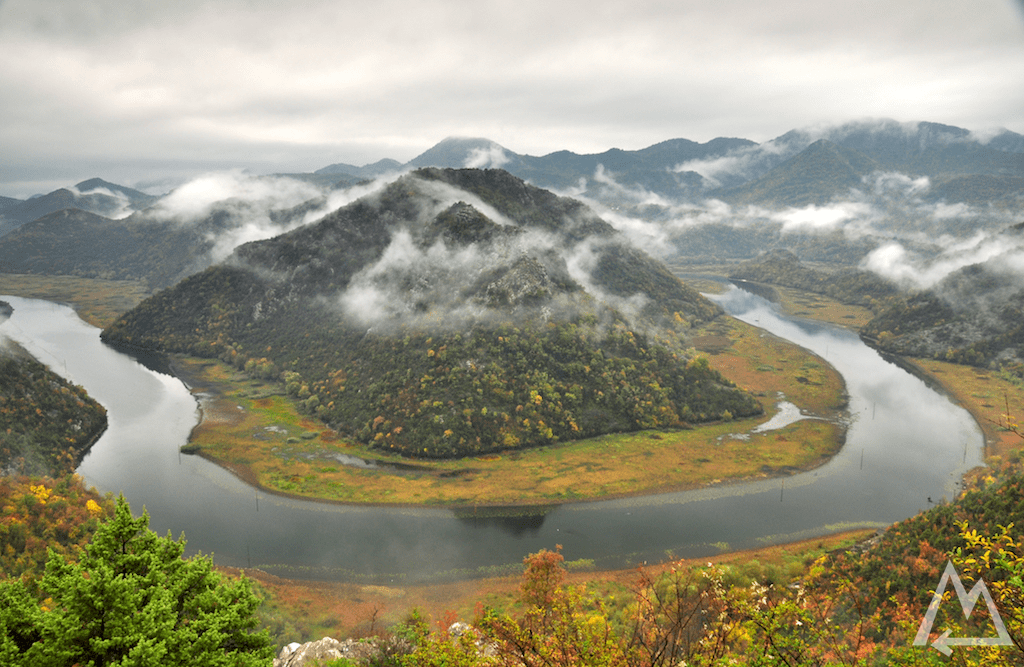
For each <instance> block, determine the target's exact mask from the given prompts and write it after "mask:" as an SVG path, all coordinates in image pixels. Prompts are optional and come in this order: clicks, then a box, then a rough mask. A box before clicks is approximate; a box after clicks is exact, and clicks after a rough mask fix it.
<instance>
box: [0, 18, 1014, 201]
mask: <svg viewBox="0 0 1024 667" xmlns="http://www.w3.org/2000/svg"><path fill="white" fill-rule="evenodd" d="M537 17H543V20H542V21H538V20H537ZM1022 29H1024V23H1022V21H1021V20H1020V14H1019V12H1018V11H1017V9H1016V6H1015V5H1014V4H1013V3H1005V2H982V3H980V4H979V3H963V2H956V1H954V0H908V1H907V2H902V3H899V6H898V7H897V6H894V5H893V3H891V2H883V1H882V0H866V1H857V2H854V1H853V0H841V1H839V2H833V3H828V4H823V5H808V3H806V2H802V1H800V2H798V1H797V0H782V1H781V2H775V3H770V4H765V3H761V4H757V3H750V2H749V1H740V0H723V1H722V2H717V3H710V4H709V3H702V2H696V1H695V0H681V1H680V2H676V3H664V2H655V1H654V0H641V1H640V2H634V3H625V4H624V3H621V2H612V1H611V0H596V1H595V2H587V3H583V2H582V1H580V0H570V1H569V2H563V3H550V2H541V1H540V0H521V1H520V2H515V3H513V2H508V1H506V0H498V1H496V2H484V3H451V2H445V1H443V0H423V1H421V2H409V1H408V0H383V1H382V2H377V3H356V4H352V3H347V4H345V5H344V6H342V5H339V4H338V3H336V2H328V1H327V0H296V1H295V2H293V3H282V2H279V1H277V0H224V1H219V2H213V1H211V0H183V1H181V2H174V3H157V2H133V3H123V2H113V0H90V1H89V2H78V3H74V2H66V1H64V0H5V2H3V4H2V5H0V145H3V146H4V152H5V161H7V162H8V164H22V165H25V167H26V169H28V168H39V169H43V168H44V167H45V165H48V164H49V165H53V166H51V167H45V168H46V169H48V170H57V169H60V170H62V173H63V172H64V171H66V170H68V169H71V167H70V165H75V167H74V168H75V169H86V168H88V167H91V166H94V165H96V164H98V163H101V162H103V163H110V162H112V161H114V158H115V157H116V158H117V159H120V160H122V161H128V160H130V161H132V162H133V164H135V165H137V169H136V173H137V174H138V176H137V178H138V180H153V179H156V178H157V177H159V176H160V173H159V172H161V171H163V170H166V169H168V166H167V164H168V162H173V163H175V164H176V165H177V166H182V165H185V164H187V165H188V166H189V167H190V168H192V169H194V170H204V171H208V170H210V169H211V165H212V164H216V165H217V166H218V167H219V166H224V165H237V166H243V165H244V166H248V167H250V168H253V169H256V168H260V169H263V168H266V169H268V170H269V171H286V170H311V169H315V168H317V167H320V166H324V165H325V164H330V163H332V162H349V163H356V164H360V163H363V162H372V161H375V160H377V159H379V158H382V157H393V158H396V159H400V160H403V161H404V160H407V159H410V158H412V157H414V156H415V155H416V154H418V153H419V152H421V151H422V150H424V149H426V148H428V147H429V146H431V145H433V144H434V143H436V141H438V139H439V138H442V137H445V136H451V135H460V136H487V137H489V138H492V139H494V140H496V141H499V142H500V143H501V144H503V145H506V146H509V147H510V148H512V149H513V150H515V151H516V152H518V153H529V154H544V153H547V152H551V151H554V150H560V149H569V150H573V151H576V152H599V151H601V150H604V149H607V148H608V147H609V146H619V147H622V148H641V147H644V146H648V145H651V144H653V143H656V142H658V141H662V140H664V139H667V138H672V137H680V136H682V137H687V138H691V139H695V140H702V141H704V140H707V139H711V138H714V137H716V136H742V137H747V138H750V139H753V140H756V141H766V140H768V139H770V138H772V137H774V136H778V135H779V134H782V133H783V132H786V131H788V130H790V129H792V128H793V127H803V126H808V125H812V124H814V123H820V122H834V121H842V120H846V119H848V118H850V117H865V116H866V117H878V116H891V115H893V114H894V113H897V112H898V113H900V114H902V115H904V116H906V117H910V118H920V119H924V120H934V121H938V122H946V123H953V124H957V125H961V126H966V127H976V128H983V127H988V126H1006V127H1009V128H1011V129H1014V130H1017V131H1024V111H1022V110H1024V88H1022V87H1021V86H1019V85H1017V84H1018V82H1019V81H1021V80H1024V40H1022V39H1021V37H1022V34H1024V31H1022ZM314 52H315V53H314ZM638 100H642V103H638ZM740 157H742V156H734V160H733V162H734V163H735V162H736V161H737V160H739V158H740ZM275 164H276V165H277V167H276V168H274V167H273V166H272V165H275ZM726 167H727V165H726V164H725V163H724V162H722V163H719V164H717V165H713V164H709V165H706V166H705V167H704V168H703V170H701V169H698V171H701V173H704V174H705V175H707V176H708V177H709V178H717V176H716V174H719V175H721V174H724V173H725V172H726V171H728V170H729V169H732V170H735V169H737V168H739V167H740V165H738V164H733V165H731V166H728V169H727V168H726ZM140 172H141V173H140ZM193 173H195V171H193ZM93 175H95V174H94V173H85V174H81V176H83V177H86V176H93ZM2 178H3V180H4V181H16V180H18V175H17V174H6V173H5V174H4V175H3V177H2ZM36 180H44V178H43V177H42V176H40V177H38V178H36ZM72 182H74V181H72ZM2 188H3V184H2V183H0V189H2ZM5 194H6V192H5Z"/></svg>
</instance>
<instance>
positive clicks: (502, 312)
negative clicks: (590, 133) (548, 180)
mask: <svg viewBox="0 0 1024 667" xmlns="http://www.w3.org/2000/svg"><path fill="white" fill-rule="evenodd" d="M719 313H720V310H719V309H718V307H717V306H715V305H714V304H712V303H711V302H709V301H707V300H706V299H705V298H703V297H702V296H700V295H699V294H697V293H696V292H695V291H693V290H692V289H690V288H689V287H687V286H686V285H684V284H683V283H682V282H680V281H679V280H678V279H677V278H675V277H674V276H672V275H671V273H669V271H668V270H667V269H666V268H665V267H664V265H662V264H661V263H660V262H657V261H655V260H653V259H651V258H649V257H648V256H646V255H645V254H644V253H642V252H641V251H639V250H637V249H635V248H634V247H632V246H631V245H630V243H629V241H628V239H627V238H626V237H624V236H623V235H622V234H621V233H620V232H617V231H616V230H615V229H614V228H612V227H611V226H610V225H608V224H607V223H605V222H604V221H603V220H601V219H600V218H599V217H598V216H596V215H595V214H594V213H593V212H592V211H591V210H590V209H588V208H587V207H586V206H584V205H583V204H581V203H580V202H578V201H575V200H571V199H567V198H563V197H558V196H556V195H554V194H552V193H550V192H548V191H545V190H542V189H540V188H536V187H533V186H530V185H528V184H526V183H525V182H523V181H522V180H520V179H518V178H515V177H513V176H512V175H510V174H509V173H507V172H505V171H502V170H477V169H463V170H452V169H436V168H429V169H421V170H417V171H415V172H412V173H410V174H407V175H404V176H402V177H401V178H399V179H397V180H395V181H394V182H392V183H391V184H389V185H387V186H385V187H384V188H382V189H380V190H378V191H375V192H373V193H372V194H369V195H367V196H365V197H363V198H360V199H358V200H356V201H354V202H352V203H350V204H348V205H347V206H344V207H342V208H340V209H338V210H337V211H335V212H333V213H331V214H329V215H327V216H326V217H324V218H323V219H321V220H319V221H318V222H316V223H313V224H309V225H305V226H303V227H300V228H297V229H295V230H294V231H291V232H289V233H286V234H283V235H280V236H278V237H275V238H271V239H267V240H263V241H257V242H252V243H248V244H245V245H242V246H240V247H239V248H238V249H236V251H235V252H234V254H233V255H232V256H231V257H230V258H228V260H227V261H225V262H224V263H222V264H218V265H215V266H213V267H211V268H209V269H207V270H206V271H204V272H202V273H200V274H197V275H194V276H192V277H190V278H188V279H186V280H184V281H182V282H181V283H179V284H178V285H176V286H174V287H172V288H170V289H168V290H165V291H163V292H160V293H158V294H156V295H155V296H153V297H151V298H150V299H148V300H146V301H144V302H143V303H142V304H140V305H139V306H138V307H137V308H136V309H134V310H133V311H131V312H129V313H127V314H126V315H125V316H124V317H122V318H121V319H120V320H119V321H118V322H116V323H115V324H114V325H112V326H111V327H109V328H108V329H107V330H106V331H104V332H103V338H104V340H106V341H107V342H110V343H113V344H116V345H125V346H133V347H143V348H152V349H162V350H174V351H182V352H189V353H191V354H198V355H201V356H219V357H220V358H222V359H224V360H226V361H229V362H231V363H234V364H236V365H238V366H240V367H245V368H248V369H249V370H250V371H252V372H256V373H261V374H265V375H267V376H271V377H278V376H282V377H283V378H284V380H285V382H286V384H287V386H288V389H289V391H290V392H291V393H292V394H293V395H295V396H296V397H297V398H299V399H301V400H302V404H303V405H304V406H305V407H306V409H307V410H308V411H309V412H311V413H312V414H315V415H316V416H318V417H319V418H321V419H323V420H324V421H326V422H328V423H330V424H332V425H333V426H336V427H337V428H339V429H341V430H342V431H345V432H347V433H349V434H351V435H352V436H353V437H357V438H359V439H360V440H362V441H364V442H367V443H368V444H371V445H373V446H376V447H379V448H382V449H387V450H394V451H399V452H402V453H405V454H408V455H415V456H452V455H465V454H472V453H479V452H486V451H493V450H506V449H517V448H522V447H532V446H539V445H544V444H547V443H550V442H554V441H557V440H571V439H576V438H580V437H588V436H593V435H597V434H600V433H606V432H611V431H630V430H637V429H641V428H657V427H663V428H664V427H671V428H677V427H681V426H684V425H685V424H687V423H693V422H699V421H706V420H710V419H720V418H725V419H729V418H731V417H733V416H740V415H749V414H757V413H759V412H760V411H761V408H760V405H759V404H758V403H757V401H756V400H754V399H753V398H752V397H751V396H749V395H748V394H746V393H745V392H741V391H739V390H737V389H735V388H734V387H733V386H732V385H731V384H730V383H729V382H728V381H726V380H725V379H724V378H722V377H721V376H719V375H718V374H717V373H716V372H714V371H712V370H711V369H710V368H709V367H708V366H707V364H706V362H703V361H695V360H694V359H693V358H691V356H690V354H689V353H687V352H686V347H687V346H688V345H687V340H686V331H687V330H688V329H689V327H690V325H692V324H693V323H698V322H702V321H707V320H710V319H712V318H714V317H717V316H718V315H719Z"/></svg>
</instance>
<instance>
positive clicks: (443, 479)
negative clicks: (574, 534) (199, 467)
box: [175, 317, 846, 507]
mask: <svg viewBox="0 0 1024 667" xmlns="http://www.w3.org/2000/svg"><path fill="white" fill-rule="evenodd" d="M693 341H694V345H695V346H696V347H697V348H698V349H699V350H701V351H702V353H703V354H705V355H706V356H707V357H708V359H709V362H710V364H711V365H712V366H713V367H714V368H715V369H716V370H719V371H720V372H722V374H723V375H725V376H726V377H728V378H730V379H731V380H733V381H734V382H736V383H737V384H738V385H740V386H741V387H743V388H745V389H747V390H749V391H751V392H752V393H753V394H754V395H755V396H756V397H757V398H758V400H760V401H761V403H762V405H763V406H764V408H765V415H764V416H762V417H760V418H756V419H746V420H736V421H729V422H718V423H712V424H705V425H700V426H697V427H695V428H693V429H690V430H677V431H642V432H638V433H627V434H610V435H605V436H601V437H598V438H593V439H589V440H583V441H576V442H567V443H558V444H555V445H552V446H549V447H545V448H538V449H533V450H526V451H517V452H512V453H508V454H501V455H491V456H483V457H476V458H468V459H457V460H447V461H436V460H409V459H403V458H400V457H395V456H387V455H385V454H382V453H380V452H378V451H375V450H371V449H369V448H366V447H364V446H360V445H358V444H355V443H352V442H350V441H346V440H345V439H344V438H342V437H340V436H339V435H338V434H337V433H335V432H334V431H331V430H330V429H327V428H326V427H324V425H323V424H321V423H319V422H317V421H314V420H312V419H310V418H308V417H306V416H304V415H302V414H300V413H299V412H298V410H297V408H296V406H295V404H294V402H293V401H292V400H291V399H289V398H287V397H286V396H284V395H283V390H282V388H281V387H280V386H279V385H278V384H277V383H273V382H267V381H263V380H256V379H252V378H249V377H248V376H245V375H244V374H242V373H240V372H238V371H237V370H235V369H233V368H231V367H229V366H227V365H225V364H222V363H220V362H216V361H211V360H197V359H189V358H184V357H180V358H176V360H175V367H176V369H177V371H178V373H179V375H180V376H181V377H182V378H183V379H184V380H185V381H186V383H187V384H188V385H189V386H190V387H192V389H193V391H194V392H195V393H196V394H197V396H198V397H199V399H200V403H201V405H202V411H203V419H202V421H201V423H200V424H199V425H198V426H197V427H196V428H195V429H194V431H193V433H192V436H191V438H190V442H189V444H188V445H187V447H186V448H185V449H184V450H183V451H185V452H187V453H193V454H199V455H201V456H203V457H204V458H207V459H209V460H211V461H213V462H215V463H217V464H218V465H221V466H222V467H225V468H227V469H229V470H231V471H232V472H234V473H235V474H236V475H237V476H239V477H240V478H242V479H243V480H245V481H246V482H248V483H250V484H252V485H254V486H257V487H258V488H261V489H263V490H264V491H267V492H269V493H276V494H280V495H286V496H292V497H299V498H304V499H314V500H319V501H327V502H342V503H360V504H387V505H425V506H435V507H436V506H446V507H478V506H520V505H531V506H536V505H551V504H558V503H562V502H569V501H581V500H598V499H608V498H615V497H623V496H633V495H647V494H652V493H659V492H666V491H677V490H686V489H693V488H699V487H704V486H709V485H718V484H723V483H727V482H736V481H744V480H751V479H759V478H767V477H773V476H782V475H789V474H792V473H794V472H798V471H801V470H808V469H811V468H814V467H817V466H819V465H821V464H823V463H824V462H826V461H827V460H828V459H829V458H830V457H831V456H832V455H833V454H835V453H836V452H837V451H838V450H839V449H840V448H841V446H842V444H843V440H844V436H845V421H844V419H843V417H844V413H843V408H844V407H845V400H846V398H845V387H844V385H843V381H842V378H841V377H840V376H839V374H838V373H837V372H836V371H835V370H834V369H833V368H832V367H831V366H829V365H828V364H827V363H826V362H825V361H824V360H822V359H820V358H819V357H817V356H815V355H813V354H812V353H810V352H808V351H807V350H804V349H802V348H800V347H798V346H796V345H794V344H791V343H788V342H786V341H783V340H781V339H779V338H776V337H774V336H771V335H768V334H765V333H764V332H762V331H761V330H759V329H757V328H755V327H751V326H749V325H746V324H743V323H742V322H739V321H738V320H734V319H732V318H728V317H722V318H719V319H718V320H717V321H716V322H713V323H712V324H711V325H710V326H708V327H707V328H705V329H702V330H700V331H698V332H695V336H694V338H693ZM787 404H788V405H787ZM792 406H795V407H796V408H798V411H797V410H795V409H794V408H793V407H792ZM780 410H785V411H786V412H787V414H792V413H794V412H798V414H799V413H802V416H804V417H807V418H802V419H800V420H799V421H795V422H793V423H781V424H780V425H779V426H778V428H772V429H771V430H761V431H755V429H756V428H757V427H758V425H759V424H762V423H764V422H767V421H769V419H770V418H772V417H773V416H775V415H776V414H778V413H779V412H780Z"/></svg>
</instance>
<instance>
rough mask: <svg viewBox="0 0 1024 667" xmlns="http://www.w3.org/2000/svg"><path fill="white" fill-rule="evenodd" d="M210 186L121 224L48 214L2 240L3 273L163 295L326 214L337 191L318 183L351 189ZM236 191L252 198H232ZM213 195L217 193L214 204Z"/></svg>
mask: <svg viewBox="0 0 1024 667" xmlns="http://www.w3.org/2000/svg"><path fill="white" fill-rule="evenodd" d="M306 176H308V175H306ZM95 180H98V179H95ZM95 180H94V181H87V182H85V183H82V184H79V185H81V186H85V185H88V184H90V183H93V184H95ZM208 181H209V182H205V183H204V182H202V181H200V182H198V184H197V187H194V188H192V187H190V186H189V185H186V186H184V187H183V188H182V189H180V190H178V191H175V192H172V193H170V194H169V195H166V196H164V197H161V198H159V199H157V200H156V201H155V202H150V203H152V206H150V207H149V208H147V209H145V210H142V211H137V212H135V213H132V214H131V215H129V216H127V217H124V218H120V219H111V218H108V217H104V216H102V215H99V214H96V213H91V212H88V211H85V210H82V209H80V208H66V209H62V210H59V211H56V212H54V213H49V214H47V215H44V216H42V217H41V218H38V219H36V220H33V221H31V222H28V223H26V224H23V225H21V226H20V227H19V228H17V229H15V230H14V231H12V232H10V233H9V234H7V235H5V236H0V266H3V267H4V271H5V272H8V273H27V274H36V275H71V276H82V277H88V278H106V279H124V280H141V281H143V282H144V283H145V284H146V286H147V287H148V288H149V289H151V290H156V289H160V288H163V287H168V286H170V285H173V284H174V283H176V282H178V281H179V280H181V279H182V278H184V277H186V276H189V275H192V274H194V273H196V272H198V271H201V270H203V269H205V268H206V267H208V266H210V265H211V264H213V263H214V262H216V261H219V260H221V259H223V258H224V257H226V256H227V255H228V254H230V252H231V251H232V250H233V249H234V248H235V247H236V246H237V245H239V244H241V243H243V242H245V241H247V240H251V239H254V238H266V237H268V236H273V235H275V234H280V233H281V232H284V231H286V230H287V229H290V228H292V227H294V226H296V225H299V224H302V222H303V221H305V220H306V219H307V218H313V217H318V216H319V215H321V214H322V211H323V210H324V209H325V207H326V206H327V205H328V200H327V197H328V196H329V194H330V193H331V192H332V190H329V189H327V190H325V189H323V186H322V184H321V183H317V182H315V181H322V182H329V183H332V184H335V183H338V182H339V181H342V182H345V183H347V180H346V179H345V178H344V177H340V178H339V177H336V176H335V177H320V178H318V179H314V182H309V180H307V179H305V178H303V177H302V175H300V176H299V177H287V176H274V177H266V178H253V179H250V180H249V181H246V182H241V183H238V182H235V181H234V180H233V179H230V178H228V179H220V180H217V179H216V178H210V179H208ZM108 185H110V184H108ZM110 187H113V188H118V191H119V192H120V191H122V190H127V189H126V188H121V187H120V186H110ZM233 190H237V191H239V192H240V193H241V194H242V195H249V196H248V197H243V196H239V195H235V196H232V194H233ZM196 191H198V192H196ZM208 191H213V192H215V193H218V194H216V195H213V200H212V201H210V198H211V195H209V194H208ZM218 197H220V198H218ZM292 201H299V202H301V203H299V204H297V205H291V202H292Z"/></svg>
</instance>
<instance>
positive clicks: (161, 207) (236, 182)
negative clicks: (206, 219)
mask: <svg viewBox="0 0 1024 667" xmlns="http://www.w3.org/2000/svg"><path fill="white" fill-rule="evenodd" d="M321 194H322V192H321V190H320V189H319V188H317V187H316V186H314V185H310V184H309V183H306V182H303V181H299V180H296V179H292V178H287V177H271V176H252V175H249V174H245V173H243V172H242V171H241V170H233V171H225V172H218V173H212V174H205V175H203V176H200V177H199V178H196V179H194V180H192V181H189V182H188V183H185V184H184V185H182V186H180V187H178V188H175V189H174V191H172V192H171V193H170V194H168V195H167V196H165V197H163V198H161V199H160V200H159V201H158V202H157V203H156V204H155V205H154V206H153V207H152V209H151V210H150V214H151V215H152V216H153V217H155V218H158V219H170V218H182V219H195V218H199V217H201V216H204V215H207V214H209V213H210V211H211V210H212V209H213V208H214V206H216V205H219V204H223V203H224V202H229V201H230V202H234V203H237V204H243V203H244V204H255V205H259V206H260V207H261V208H263V209H265V210H267V211H275V210H282V209H286V208H291V207H294V206H298V205H299V204H302V203H304V202H306V201H309V200H310V199H315V198H317V197H319V196H321Z"/></svg>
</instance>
